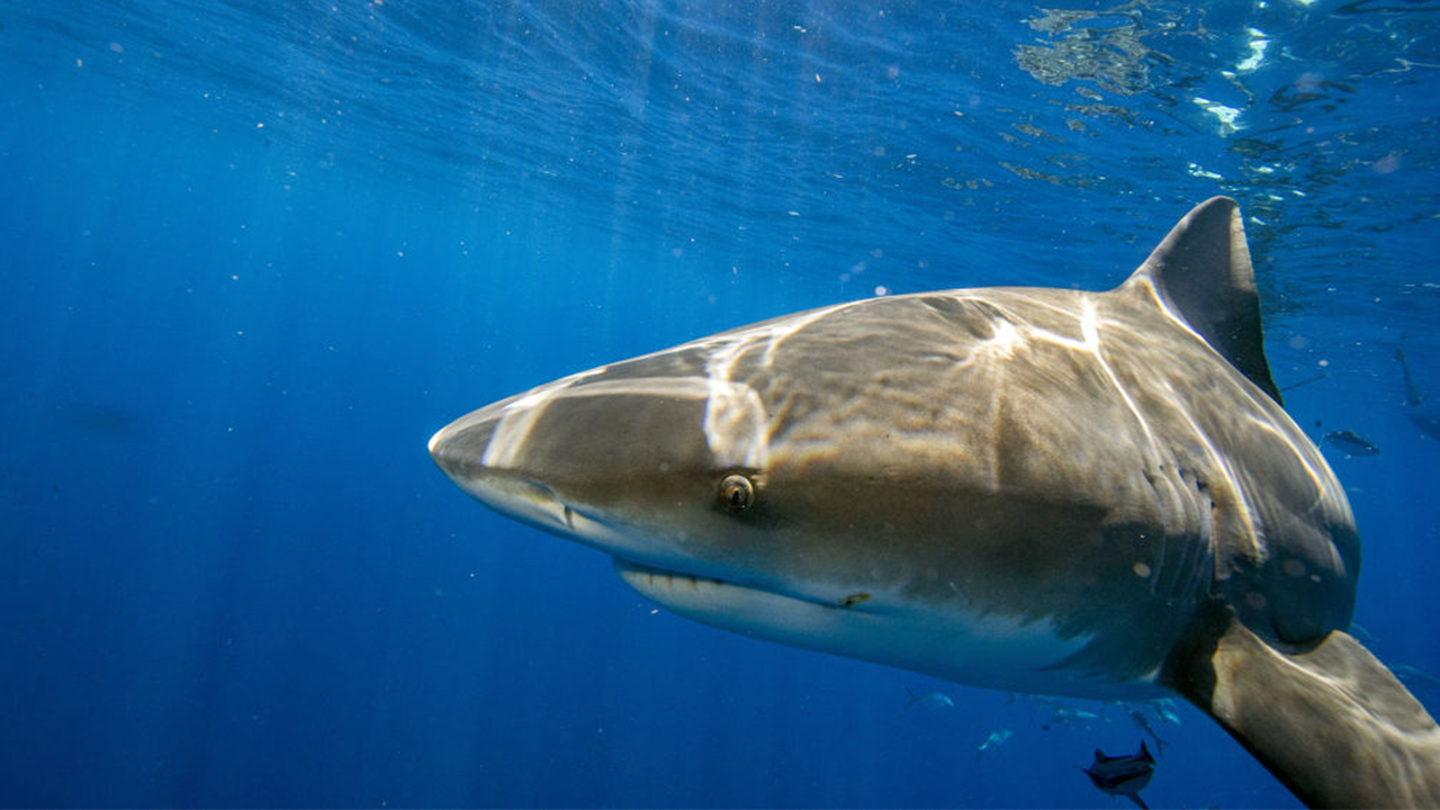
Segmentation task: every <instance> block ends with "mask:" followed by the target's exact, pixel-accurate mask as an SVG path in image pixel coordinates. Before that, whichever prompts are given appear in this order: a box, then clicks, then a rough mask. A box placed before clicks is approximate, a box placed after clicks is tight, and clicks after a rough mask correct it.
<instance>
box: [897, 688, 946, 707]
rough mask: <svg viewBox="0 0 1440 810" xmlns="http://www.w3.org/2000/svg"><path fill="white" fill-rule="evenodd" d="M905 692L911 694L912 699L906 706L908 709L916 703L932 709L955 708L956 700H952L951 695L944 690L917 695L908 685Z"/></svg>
mask: <svg viewBox="0 0 1440 810" xmlns="http://www.w3.org/2000/svg"><path fill="white" fill-rule="evenodd" d="M905 694H907V695H909V696H910V701H909V702H908V703H906V704H905V708H907V709H908V708H910V707H911V706H916V705H918V706H921V707H923V708H925V709H929V710H931V711H945V710H946V709H953V708H955V701H953V700H951V699H950V696H949V695H947V694H945V693H944V692H926V693H925V694H923V695H917V694H915V692H914V690H912V689H911V688H910V687H908V686H907V687H905Z"/></svg>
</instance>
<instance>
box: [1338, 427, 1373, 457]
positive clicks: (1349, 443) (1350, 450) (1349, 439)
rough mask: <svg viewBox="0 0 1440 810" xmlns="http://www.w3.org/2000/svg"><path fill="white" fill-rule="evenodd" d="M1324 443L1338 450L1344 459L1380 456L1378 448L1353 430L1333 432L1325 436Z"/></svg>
mask: <svg viewBox="0 0 1440 810" xmlns="http://www.w3.org/2000/svg"><path fill="white" fill-rule="evenodd" d="M1325 441H1327V442H1329V443H1330V444H1332V445H1334V446H1335V447H1337V448H1339V449H1340V452H1342V453H1344V454H1345V457H1346V458H1354V457H1356V456H1378V455H1380V448H1378V447H1376V446H1375V445H1373V444H1371V443H1370V440H1369V439H1366V438H1365V437H1364V436H1361V435H1360V434H1358V433H1356V432H1355V431H1353V430H1333V431H1331V432H1329V433H1326V434H1325Z"/></svg>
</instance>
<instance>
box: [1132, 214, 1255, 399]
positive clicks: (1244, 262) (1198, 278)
mask: <svg viewBox="0 0 1440 810" xmlns="http://www.w3.org/2000/svg"><path fill="white" fill-rule="evenodd" d="M1145 286H1148V287H1149V288H1151V289H1153V290H1154V291H1155V294H1156V295H1158V296H1159V297H1160V300H1161V302H1162V303H1164V304H1165V305H1166V306H1167V308H1169V309H1170V311H1171V312H1173V313H1175V314H1176V315H1178V316H1179V317H1180V318H1181V319H1183V320H1184V321H1185V323H1187V324H1189V326H1190V328H1191V329H1194V330H1195V332H1196V333H1198V334H1199V335H1200V336H1201V337H1202V338H1204V339H1205V342H1206V343H1209V344H1210V346H1211V348H1213V349H1215V351H1217V352H1219V353H1220V354H1221V355H1223V356H1224V357H1225V359H1226V360H1229V361H1230V365H1232V366H1234V367H1235V368H1236V369H1238V370H1239V371H1240V373H1241V374H1244V375H1245V376H1246V377H1248V378H1249V379H1250V381H1251V382H1253V383H1255V385H1257V386H1259V387H1260V389H1261V390H1262V391H1264V392H1265V393H1266V394H1269V395H1270V398H1271V399H1273V400H1275V401H1276V402H1277V403H1278V402H1280V401H1281V400H1280V390H1279V389H1278V388H1276V387H1275V380H1274V379H1272V378H1271V377H1270V363H1269V362H1268V361H1266V359H1265V342H1264V332H1263V330H1262V327H1261V324H1260V294H1259V293H1258V292H1257V291H1256V289H1255V271H1254V269H1253V268H1251V266H1250V248H1249V247H1247V246H1246V244H1245V226H1244V225H1243V224H1242V223H1241V221H1240V206H1238V205H1236V204H1235V201H1234V200H1232V199H1230V198H1229V197H1211V198H1210V199H1208V200H1206V201H1205V202H1203V203H1200V204H1199V205H1197V206H1195V207H1194V208H1193V209H1191V210H1190V213H1188V214H1186V215H1185V216H1184V218H1183V219H1181V220H1180V221H1179V222H1178V223H1176V225H1175V227H1174V228H1172V229H1170V233H1169V234H1168V235H1166V237H1165V240H1164V241H1162V242H1161V243H1160V246H1159V247H1157V248H1155V250H1154V252H1152V253H1151V254H1150V258H1148V259H1146V260H1145V263H1144V264H1142V265H1140V267H1139V269H1137V270H1136V271H1135V272H1134V273H1133V274H1132V275H1131V276H1130V278H1129V280H1128V281H1126V282H1125V284H1124V285H1122V286H1121V289H1122V290H1125V291H1132V290H1136V288H1138V287H1145Z"/></svg>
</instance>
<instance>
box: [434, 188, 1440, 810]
mask: <svg viewBox="0 0 1440 810" xmlns="http://www.w3.org/2000/svg"><path fill="white" fill-rule="evenodd" d="M430 453H431V456H432V457H433V458H434V460H435V462H436V464H438V465H439V467H440V468H441V470H443V471H444V472H445V474H446V475H448V476H449V477H450V478H451V479H452V480H453V481H454V482H455V483H456V484H458V485H459V486H460V487H461V488H462V489H464V490H465V491H466V492H468V493H469V494H470V495H472V496H473V497H475V498H476V499H478V500H480V501H481V502H482V503H484V504H486V505H487V506H489V507H491V508H493V509H495V510H497V511H499V512H500V513H502V514H505V515H508V516H510V517H513V518H516V519H518V520H521V521H524V522H526V523H529V524H531V525H533V526H535V527H537V528H540V529H543V530H545V531H548V532H551V533H554V534H558V535H561V536H564V537H567V538H570V539H572V540H576V541H578V542H580V543H583V544H585V545H588V546H592V547H594V548H597V549H599V550H601V551H604V552H606V553H607V554H610V555H611V556H612V557H613V558H614V561H615V570H616V571H617V572H618V573H619V575H620V577H621V579H623V580H624V581H625V582H626V583H627V584H629V585H630V586H631V587H633V588H634V589H636V590H637V591H639V592H640V593H642V594H644V595H645V596H647V597H648V598H650V599H652V600H653V601H655V602H656V603H658V604H660V605H661V606H663V607H665V608H667V609H669V610H671V611H673V612H675V613H678V614H680V615H683V616H687V617H690V618H692V619H696V620H698V621H702V622H705V623H708V624H711V625H715V626H717V627H722V628H725V629H729V630H733V631H736V632H740V633H744V634H746V635H750V636H753V637H756V638H762V639H768V640H771V641H776V642H780V643H785V644H791V645H795V646H800V647H806V648H810V649H814V650H820V651H824V652H829V653H834V654H838V655H846V656H850V657H854V658H860V659H864V660H868V661H874V662H878V663H882V664H887V665H891V666H896V667H901V668H904V669H909V670H914V671H916V672H921V673H925V674H928V675H933V676H937V677H941V678H946V679H949V680H952V681H955V682H959V683H965V684H971V685H979V686H988V687H993V688H998V689H1005V690H1009V691H1027V692H1035V693H1042V694H1054V695H1070V696H1078V697H1099V698H1114V699H1144V698H1147V697H1159V696H1163V695H1165V694H1168V693H1172V692H1179V693H1180V694H1181V695H1183V696H1184V697H1185V698H1187V699H1189V700H1190V701H1191V702H1193V703H1195V704H1196V705H1197V706H1199V707H1200V708H1201V709H1202V710H1204V711H1206V712H1207V713H1209V714H1210V715H1211V716H1212V717H1214V718H1215V719H1216V720H1217V721H1218V722H1220V723H1221V725H1222V726H1224V727H1225V728H1226V729H1227V730H1228V731H1229V732H1230V733H1231V734H1232V735H1233V736H1235V737H1236V739H1238V740H1239V741H1240V742H1241V743H1242V744H1244V745H1245V746H1246V747H1247V748H1248V749H1249V750H1250V751H1251V753H1253V754H1254V755H1255V756H1256V757H1257V758H1258V759H1259V760H1260V761H1261V762H1263V763H1264V764H1265V765H1266V766H1267V767H1269V768H1270V769H1271V771H1272V772H1273V773H1275V774H1276V776H1277V777H1279V778H1280V779H1281V780H1282V781H1283V782H1284V783H1285V784H1286V785H1288V786H1289V787H1290V788H1291V789H1292V790H1293V791H1295V793H1296V794H1297V795H1298V796H1299V797H1300V798H1301V799H1302V800H1304V801H1306V802H1307V803H1310V804H1312V805H1316V806H1354V805H1366V806H1382V805H1386V806H1406V805H1428V806H1436V805H1440V729H1437V727H1436V725H1435V722H1434V721H1433V720H1432V719H1431V717H1430V716H1429V715H1428V714H1427V713H1426V712H1425V710H1424V708H1423V707H1421V705H1420V704H1419V703H1418V702H1417V701H1415V699H1414V698H1413V697H1411V696H1410V694H1409V693H1408V692H1406V691H1405V688H1404V687H1403V686H1402V685H1401V684H1400V683H1399V681H1397V680H1396V679H1395V678H1394V677H1393V676H1392V675H1391V674H1390V673H1389V671H1388V670H1386V669H1385V667H1384V666H1383V665H1381V664H1380V663H1379V662H1378V661H1376V660H1375V659H1374V658H1373V657H1372V656H1370V655H1369V653H1368V652H1366V651H1365V650H1364V648H1363V647H1361V646H1360V644H1359V643H1358V642H1356V641H1355V640H1354V639H1352V638H1351V637H1350V636H1348V635H1347V634H1345V632H1343V631H1344V628H1346V627H1348V625H1349V621H1350V616H1351V612H1352V610H1353V607H1354V598H1355V597H1354V595H1355V586H1356V577H1357V574H1358V571H1359V564H1360V546H1359V536H1358V534H1357V532H1356V529H1355V522H1354V518H1353V517H1352V515H1351V511H1350V506H1349V503H1348V501H1347V500H1346V497H1345V493H1344V490H1343V489H1342V488H1341V486H1340V484H1339V483H1338V481H1337V480H1336V479H1335V476H1334V474H1333V473H1332V472H1331V470H1330V468H1329V467H1328V466H1327V464H1326V463H1325V460H1324V458H1323V457H1322V456H1321V455H1320V453H1319V451H1318V450H1317V449H1316V447H1315V445H1314V444H1312V443H1311V442H1310V441H1309V439H1307V438H1306V436H1305V434H1304V433H1303V431H1301V430H1300V429H1299V428H1298V427H1296V425H1295V424H1294V422H1292V421H1291V420H1290V418H1289V417H1288V416H1287V415H1286V414H1285V412H1284V410H1283V408H1282V407H1281V404H1280V396H1279V393H1278V391H1277V389H1276V387H1275V384H1274V382H1273V381H1272V379H1271V377H1270V371H1269V366H1268V364H1267V361H1266V359H1265V354H1264V349H1263V345H1262V334H1261V322H1260V307H1259V298H1258V295H1257V293H1256V290H1255V284H1254V277H1253V272H1252V269H1251V265H1250V255H1249V250H1248V248H1247V246H1246V243H1245V235H1244V229H1243V226H1242V224H1241V219H1240V215H1239V211H1238V208H1237V206H1236V205H1235V203H1234V202H1233V201H1232V200H1228V199H1225V198H1215V199H1212V200H1209V201H1207V202H1205V203H1203V204H1201V205H1200V206H1197V207H1196V208H1195V209H1194V210H1193V211H1191V212H1190V213H1189V214H1188V215H1187V216H1186V217H1185V218H1184V219H1182V220H1181V221H1180V223H1179V224H1178V225H1176V226H1175V228H1174V229H1173V230H1172V231H1171V232H1170V234H1169V235H1168V236H1167V237H1166V238H1165V240H1164V241H1163V242H1162V243H1161V244H1160V246H1159V247H1158V248H1156V250H1155V251H1154V252H1153V253H1152V254H1151V255H1150V257H1149V258H1148V259H1147V260H1146V261H1145V263H1144V264H1142V265H1141V266H1140V268H1139V269H1138V270H1136V271H1135V273H1134V274H1133V275H1132V276H1131V277H1130V278H1129V279H1128V280H1127V281H1125V283H1123V284H1122V285H1120V286H1119V287H1117V288H1115V289H1113V290H1110V291H1108V292H1100V293H1094V292H1083V291H1076V290H1066V289H1048V288H986V289H973V290H950V291H943V292H932V293H921V294H914V295H901V296H893V297H888V298H879V299H873V300H865V301H857V302H852V303H846V304H838V305H835V306H830V307H824V308H821V309H816V310H811V311H808V312H802V313H798V314H795V315H789V316H785V317H781V318H776V319H773V320H769V321H765V322H763V323H759V324H755V325H752V326H747V327H742V328H739V329H734V330H730V331H727V332H722V333H720V334H717V335H713V336H710V337H706V338H702V339H700V340H696V341H694V342H691V343H687V344H684V345H682V346H678V347H675V348H673V349H668V350H666V351H661V352H656V353H654V354H650V355H646V356H644V357H640V358H636V359H633V360H628V361H625V362H621V363H615V364H613V365H608V366H602V367H600V368H597V369H593V370H591V371H587V372H583V373H580V374H575V375H573V376H570V377H566V378H564V379H561V380H557V381H555V382H552V383H549V384H546V385H542V386H540V387H538V388H535V389H534V390H531V391H529V392H527V393H524V394H520V395H517V396H514V397H510V398H509V399H505V400H502V401H500V402H497V403H494V404H492V405H489V406H487V407H484V408H481V409H480V410H477V411H475V412H473V413H471V414H469V415H467V416H464V417H462V418H460V419H458V420H456V421H455V422H454V423H452V424H450V425H448V426H447V427H445V428H444V429H442V430H440V431H439V432H438V433H436V434H435V436H434V437H433V438H432V439H431V440H430Z"/></svg>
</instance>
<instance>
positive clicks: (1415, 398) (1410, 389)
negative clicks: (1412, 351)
mask: <svg viewBox="0 0 1440 810" xmlns="http://www.w3.org/2000/svg"><path fill="white" fill-rule="evenodd" d="M1395 359H1396V360H1399V361H1400V370H1401V372H1403V373H1404V375H1405V404H1406V405H1409V406H1410V407H1412V408H1413V407H1415V406H1417V405H1419V404H1420V403H1422V402H1424V401H1425V397H1422V396H1420V392H1419V391H1418V390H1416V388H1415V378H1414V377H1412V376H1410V361H1408V360H1406V359H1405V350H1404V349H1396V350H1395Z"/></svg>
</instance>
